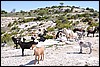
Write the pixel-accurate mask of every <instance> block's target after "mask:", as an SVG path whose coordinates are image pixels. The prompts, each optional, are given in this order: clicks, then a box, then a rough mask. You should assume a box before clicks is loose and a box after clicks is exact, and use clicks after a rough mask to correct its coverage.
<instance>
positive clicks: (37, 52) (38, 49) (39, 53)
mask: <svg viewBox="0 0 100 67" xmlns="http://www.w3.org/2000/svg"><path fill="white" fill-rule="evenodd" d="M33 47H34V46H33ZM34 54H35V63H36V59H37V57H38V64H39V60H40V57H41V60H44V46H41V47H36V48H35V49H34Z"/></svg>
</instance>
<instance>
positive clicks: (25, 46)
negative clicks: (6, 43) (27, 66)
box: [15, 37, 38, 56]
mask: <svg viewBox="0 0 100 67" xmlns="http://www.w3.org/2000/svg"><path fill="white" fill-rule="evenodd" d="M15 39H16V41H17V43H18V44H19V45H20V47H21V49H22V56H24V49H30V47H32V45H36V44H38V42H34V40H35V39H34V37H31V39H32V40H33V41H30V42H22V41H21V38H15ZM24 40H25V39H24Z"/></svg>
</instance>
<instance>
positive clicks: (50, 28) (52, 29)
mask: <svg viewBox="0 0 100 67" xmlns="http://www.w3.org/2000/svg"><path fill="white" fill-rule="evenodd" d="M54 29H55V28H54V27H49V28H47V31H54Z"/></svg>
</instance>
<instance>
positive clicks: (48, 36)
mask: <svg viewBox="0 0 100 67" xmlns="http://www.w3.org/2000/svg"><path fill="white" fill-rule="evenodd" d="M45 38H46V39H53V36H50V35H46V36H45Z"/></svg>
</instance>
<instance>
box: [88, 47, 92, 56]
mask: <svg viewBox="0 0 100 67" xmlns="http://www.w3.org/2000/svg"><path fill="white" fill-rule="evenodd" d="M91 52H92V49H91V46H90V53H89V54H91Z"/></svg>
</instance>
